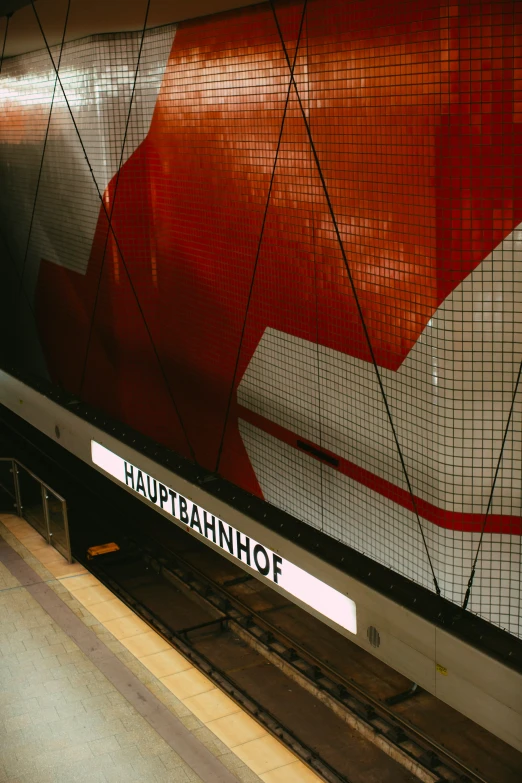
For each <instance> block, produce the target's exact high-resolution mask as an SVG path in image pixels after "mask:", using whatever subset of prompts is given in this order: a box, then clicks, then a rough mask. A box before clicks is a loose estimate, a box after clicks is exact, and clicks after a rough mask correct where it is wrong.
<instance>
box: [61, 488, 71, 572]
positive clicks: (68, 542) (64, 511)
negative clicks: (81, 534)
mask: <svg viewBox="0 0 522 783" xmlns="http://www.w3.org/2000/svg"><path fill="white" fill-rule="evenodd" d="M62 515H63V524H64V527H65V542H66V545H67V560H68V562H69V563H72V554H71V540H70V538H69V518H68V516H67V503H66V502H65V500H62Z"/></svg>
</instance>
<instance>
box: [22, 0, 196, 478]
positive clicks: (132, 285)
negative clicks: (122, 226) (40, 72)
mask: <svg viewBox="0 0 522 783" xmlns="http://www.w3.org/2000/svg"><path fill="white" fill-rule="evenodd" d="M31 5H32V8H33V12H34V15H35V17H36V21H37V23H38V27H39V28H40V32H41V34H42V38H43V40H44V43H45V47H46V49H47V53H48V54H49V58H50V60H51V63H52V65H53V68H54V71H55V73H56V75H57V78H58V83H59V85H60V88H61V90H62V93H63V97H64V99H65V103H66V105H67V109H68V111H69V114H70V116H71V120H72V123H73V126H74V130H75V132H76V135H77V136H78V141H79V142H80V146H81V148H82V152H83V155H84V158H85V161H86V163H87V167H88V169H89V172H90V174H91V177H92V181H93V182H94V186H95V188H96V192H97V193H98V198H99V200H100V204H101V206H102V209H103V211H104V213H105V217H106V218H107V221H108V224H109V229H110V231H111V233H112V236H113V239H114V244H115V245H116V249H117V251H118V253H119V255H120V258H121V261H122V264H123V268H124V269H125V273H126V275H127V279H128V281H129V285H130V287H131V290H132V293H133V296H134V299H135V300H136V304H137V306H138V310H139V311H140V315H141V317H142V320H143V324H144V326H145V330H146V332H147V335H148V337H149V341H150V344H151V347H152V350H153V352H154V355H155V357H156V361H157V363H158V367H159V370H160V372H161V375H162V377H163V381H164V383H165V387H166V389H167V393H168V395H169V397H170V399H171V402H172V405H173V407H174V410H175V412H176V416H177V418H178V421H179V423H180V427H181V430H182V432H183V435H184V437H185V440H186V442H187V445H188V447H189V451H190V454H191V457H192V460H193V461H194V462H195V463H196V464H197V459H196V454H195V452H194V449H193V447H192V444H191V442H190V440H189V437H188V433H187V430H186V428H185V424H184V423H183V419H182V418H181V414H180V412H179V408H178V406H177V403H176V400H175V399H174V395H173V393H172V390H171V388H170V384H169V382H168V379H167V375H166V373H165V369H164V367H163V364H162V362H161V359H160V357H159V353H158V350H157V348H156V344H155V343H154V340H153V337H152V334H151V331H150V328H149V325H148V323H147V319H146V318H145V313H144V312H143V308H142V306H141V303H140V300H139V297H138V294H137V291H136V288H135V286H134V283H133V282H132V278H131V275H130V272H129V269H128V267H127V264H126V261H125V257H124V255H123V252H122V250H121V247H120V244H119V242H118V237H117V236H116V233H115V231H114V227H113V225H112V223H111V221H110V217H109V213H108V211H107V207H106V206H105V201H104V199H103V195H102V193H101V192H100V188H99V186H98V183H97V181H96V177H95V175H94V171H93V168H92V166H91V163H90V160H89V156H88V155H87V150H86V149H85V145H84V143H83V139H82V137H81V134H80V131H79V129H78V125H77V123H76V120H75V118H74V114H73V112H72V109H71V105H70V103H69V99H68V98H67V93H66V92H65V89H64V87H63V84H62V81H61V79H60V76H59V74H58V71H57V70H56V64H55V62H54V59H53V55H52V53H51V49H50V47H49V43H48V41H47V37H46V35H45V32H44V30H43V27H42V23H41V21H40V17H39V16H38V12H37V10H36V8H35V5H34V0H31Z"/></svg>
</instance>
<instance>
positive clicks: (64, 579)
mask: <svg viewBox="0 0 522 783" xmlns="http://www.w3.org/2000/svg"><path fill="white" fill-rule="evenodd" d="M0 781H2V782H3V781H9V783H72V781H74V783H99V782H101V783H105V782H107V783H120V781H121V783H123V782H124V781H125V783H127V782H128V783H131V782H132V781H140V783H149V782H150V783H152V782H153V781H154V782H155V781H158V782H160V781H169V783H192V781H194V783H199V781H201V782H202V783H234V782H235V781H241V783H258V781H264V783H316V782H317V781H319V778H318V777H317V776H316V775H315V774H314V773H313V772H312V771H311V770H309V769H308V768H307V767H306V766H305V765H304V764H303V763H302V762H301V761H299V760H298V759H297V758H296V757H295V756H294V755H293V754H292V753H291V752H290V751H289V750H288V749H287V748H286V747H284V746H283V745H282V744H281V743H280V742H279V741H278V740H277V739H275V738H274V737H272V736H271V735H269V734H268V733H267V732H266V730H265V729H264V728H263V727H261V726H260V725H258V724H257V723H256V721H255V720H253V719H252V718H251V717H250V716H249V715H247V714H246V713H244V712H243V710H242V709H241V708H240V707H239V706H238V705H237V704H236V703H235V702H234V701H232V700H231V699H230V698H229V697H228V696H227V695H225V694H224V693H222V692H221V691H220V690H219V689H217V688H216V687H215V685H214V684H213V683H212V682H211V681H210V680H209V679H207V678H206V677H205V676H204V675H203V674H202V673H201V672H199V671H198V670H196V669H195V668H194V667H193V666H192V664H190V663H189V662H188V661H187V660H186V659H185V658H183V656H181V655H180V654H179V653H178V652H177V651H176V650H174V649H173V648H172V647H171V646H170V645H169V644H168V642H166V641H165V640H164V639H163V638H162V637H161V636H160V635H159V634H157V633H156V632H155V631H153V630H152V629H151V628H150V627H149V626H148V625H147V624H146V623H144V622H143V621H142V620H141V619H140V618H138V617H137V616H136V615H135V614H134V613H133V612H132V611H131V610H130V609H129V608H128V607H127V606H126V605H125V604H124V603H122V602H121V601H120V600H119V599H117V598H115V596H114V595H113V594H112V593H111V592H110V591H109V590H107V589H106V588H105V587H104V586H103V585H101V584H100V583H99V582H98V580H97V579H96V578H95V577H94V576H92V574H90V573H88V572H87V571H86V569H85V568H83V567H82V566H80V565H79V564H77V563H73V564H69V563H67V561H66V560H65V559H64V558H63V557H62V556H61V555H60V554H59V553H58V552H57V551H56V550H55V549H53V548H52V547H50V546H48V545H47V544H46V542H45V541H44V540H43V539H42V538H41V536H40V535H39V534H38V533H37V532H36V531H34V530H33V528H32V527H31V526H30V525H29V524H28V523H27V522H25V521H24V520H22V519H20V518H19V517H16V516H12V515H0Z"/></svg>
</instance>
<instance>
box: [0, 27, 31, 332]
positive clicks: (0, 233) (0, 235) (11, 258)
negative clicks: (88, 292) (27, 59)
mask: <svg viewBox="0 0 522 783" xmlns="http://www.w3.org/2000/svg"><path fill="white" fill-rule="evenodd" d="M10 18H11V14H8V15H7V17H6V25H5V32H4V42H3V45H2V53H1V55H0V74H1V73H2V68H3V65H4V55H5V47H6V42H7V33H8V30H9V20H10ZM0 239H1V240H2V242H3V244H4V246H5V249H6V251H7V255H8V257H9V261H10V262H11V266H12V268H13V271H14V273H15V275H16V276H17V277H19V278H20V280H22V277H21V273H20V269H19V267H18V264H17V263H16V261H15V258H14V255H13V253H12V252H11V248H10V247H9V243H8V241H7V239H6V238H5V236H4V233H3V231H2V230H1V229H0ZM20 288H21V290H22V292H23V293H24V295H25V298H26V300H27V306H28V307H29V312H30V313H31V315H32V316H33V320H34V323H35V326H36V328H38V326H37V319H36V313H35V312H34V309H33V305H32V302H31V298H30V296H29V294H28V293H27V291H26V290H25V288H24V287H23V284H22V283H21V285H20ZM17 312H18V308H15V319H16V314H17Z"/></svg>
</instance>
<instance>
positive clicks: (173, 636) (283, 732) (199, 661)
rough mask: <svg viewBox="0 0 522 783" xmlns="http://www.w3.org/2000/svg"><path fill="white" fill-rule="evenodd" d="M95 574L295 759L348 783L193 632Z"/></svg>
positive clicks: (329, 781)
mask: <svg viewBox="0 0 522 783" xmlns="http://www.w3.org/2000/svg"><path fill="white" fill-rule="evenodd" d="M92 567H93V564H92V561H91V562H90V563H89V568H91V569H92ZM94 570H95V573H96V576H97V577H98V578H99V580H100V582H102V583H103V584H105V586H106V587H108V588H109V589H110V590H111V591H112V592H113V593H114V594H115V595H117V596H118V597H119V598H120V600H122V601H123V602H124V603H125V604H126V605H127V606H128V607H129V608H130V609H132V610H133V611H134V612H136V613H137V614H138V615H139V616H140V617H141V618H142V619H143V620H144V621H145V622H146V623H147V624H148V625H149V626H150V627H151V628H153V629H154V630H155V631H156V632H157V633H159V634H160V636H162V637H163V638H164V639H165V640H166V641H167V642H169V644H171V645H172V646H173V647H175V648H176V649H177V650H178V651H179V652H180V653H181V654H182V655H183V656H184V657H185V658H187V660H189V661H190V662H191V663H192V664H194V666H195V667H196V668H197V669H199V670H200V671H202V672H203V673H204V674H206V675H207V677H209V678H210V679H211V680H212V681H213V682H214V683H215V684H216V685H217V686H218V688H220V689H221V690H222V691H224V692H225V693H226V694H227V695H228V696H230V698H231V699H233V701H235V702H236V703H237V704H239V706H240V707H242V708H243V709H244V710H245V711H246V712H248V713H249V714H250V715H251V716H252V717H253V718H254V719H255V720H256V721H257V722H258V723H260V724H261V725H262V726H263V727H264V728H265V729H266V730H267V731H268V732H269V733H270V734H272V736H274V737H276V738H277V739H278V740H279V741H280V742H282V743H283V744H284V745H285V746H286V747H288V748H289V749H290V750H291V751H292V752H293V753H294V754H295V755H296V756H297V758H299V759H300V760H301V761H302V762H303V763H304V764H306V766H308V767H309V768H310V769H311V770H313V772H315V773H316V774H317V775H319V776H320V777H321V778H322V779H323V780H324V781H325V782H326V783H350V781H349V780H348V778H346V777H345V776H344V775H341V774H340V773H339V772H337V771H336V770H335V769H333V767H331V766H330V765H329V764H328V762H327V761H325V760H324V759H323V758H322V757H321V756H320V755H319V754H318V753H317V752H316V751H315V750H313V749H312V748H310V747H309V746H308V745H306V744H305V743H303V742H302V741H301V740H300V739H299V738H298V737H296V736H295V734H294V733H293V732H292V731H291V730H290V729H288V728H287V727H286V726H284V724H282V723H281V721H279V720H278V719H277V718H276V717H275V716H274V715H272V713H270V712H269V711H268V710H267V709H265V708H264V707H263V706H262V705H261V704H259V702H257V701H256V700H255V699H254V698H253V697H252V696H250V695H249V694H248V693H246V692H245V691H244V690H243V689H242V688H240V687H239V686H238V685H236V683H234V682H233V681H232V680H230V679H229V678H228V677H227V675H226V674H225V673H224V672H223V671H222V670H221V669H219V668H218V667H217V666H215V665H214V664H213V663H212V662H211V661H210V660H209V659H208V658H207V657H206V656H205V655H203V654H202V653H201V652H199V651H198V650H197V649H196V647H195V646H194V645H193V644H191V643H190V641H189V637H188V631H190V630H193V629H184V630H181V631H174V630H173V629H172V628H170V627H168V626H167V625H166V624H165V623H164V622H163V620H162V619H161V618H160V617H159V616H158V615H157V614H156V613H155V612H154V611H152V610H151V609H150V608H149V607H147V606H145V605H144V604H143V603H142V602H141V601H140V600H139V599H137V598H135V597H134V596H133V595H132V594H131V593H130V592H129V591H128V590H126V589H125V588H124V587H122V585H121V584H120V583H119V582H118V581H117V580H115V579H114V578H113V577H111V576H110V575H109V574H107V571H106V570H105V569H103V568H102V567H100V566H99V567H98V568H95V569H94ZM213 624H214V623H213ZM205 625H207V624H205Z"/></svg>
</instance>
